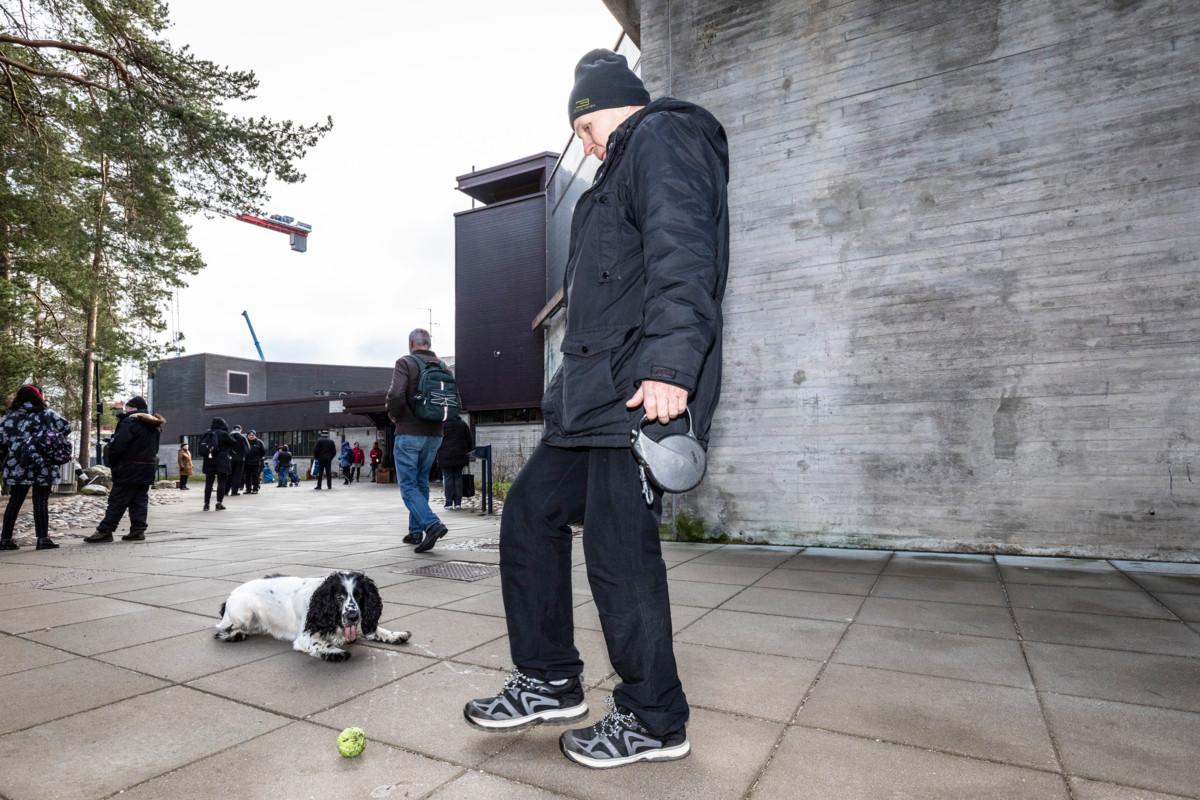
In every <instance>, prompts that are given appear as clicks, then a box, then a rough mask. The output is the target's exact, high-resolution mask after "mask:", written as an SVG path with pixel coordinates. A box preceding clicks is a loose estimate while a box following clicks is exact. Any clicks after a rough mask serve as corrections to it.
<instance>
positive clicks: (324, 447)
mask: <svg viewBox="0 0 1200 800" xmlns="http://www.w3.org/2000/svg"><path fill="white" fill-rule="evenodd" d="M337 454H338V446H337V443H336V442H335V441H333V439H331V438H329V431H321V437H320V438H319V439H317V443H316V445H315V446H314V447H313V458H315V459H316V460H317V485H316V489H317V491H320V489H321V479H322V478H323V479H324V480H325V487H326V488H327V489H332V488H333V459H335V458H337Z"/></svg>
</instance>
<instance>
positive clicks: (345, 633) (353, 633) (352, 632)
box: [342, 626, 358, 642]
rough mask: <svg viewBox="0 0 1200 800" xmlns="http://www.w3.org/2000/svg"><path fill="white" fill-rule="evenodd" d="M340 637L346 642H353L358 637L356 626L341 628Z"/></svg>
mask: <svg viewBox="0 0 1200 800" xmlns="http://www.w3.org/2000/svg"><path fill="white" fill-rule="evenodd" d="M342 638H344V639H345V640H346V641H347V642H353V641H354V640H355V639H357V638H358V627H357V626H351V627H349V628H343V629H342Z"/></svg>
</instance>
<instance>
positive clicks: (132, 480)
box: [83, 396, 166, 544]
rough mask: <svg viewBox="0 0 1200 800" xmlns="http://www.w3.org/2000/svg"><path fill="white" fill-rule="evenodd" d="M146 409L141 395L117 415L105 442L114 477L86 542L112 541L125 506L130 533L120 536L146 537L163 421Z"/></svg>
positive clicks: (132, 539) (129, 538)
mask: <svg viewBox="0 0 1200 800" xmlns="http://www.w3.org/2000/svg"><path fill="white" fill-rule="evenodd" d="M147 409H148V406H147V405H146V399H145V398H144V397H140V396H139V397H133V398H130V399H129V401H127V402H126V403H125V413H124V414H121V415H120V416H119V420H120V421H119V422H118V423H117V430H116V432H114V433H113V437H112V441H110V442H109V443H108V466H109V468H110V469H111V470H112V481H113V485H112V491H111V492H109V494H108V509H107V510H106V511H105V512H104V519H102V520H100V524H99V525H97V526H96V532H95V533H93V534H92V535H91V536H88V537H86V538H85V539H84V540H83V541H85V542H87V543H88V544H99V543H102V542H111V541H112V540H113V531H115V530H116V529H117V525H118V524H119V523H120V522H121V517H122V516H124V515H125V511H126V509H128V510H129V533H127V534H125V535H124V536H122V537H121V539H122V540H124V541H126V542H141V541H144V540H145V538H146V528H147V527H148V525H149V523H148V522H147V519H146V518H147V515H148V514H149V511H150V484H152V483H154V478H155V477H156V476H157V475H158V440H159V436H160V435H161V434H162V426H163V424H164V423H165V422H166V419H164V418H163V416H162V415H161V414H150V413H148V411H147Z"/></svg>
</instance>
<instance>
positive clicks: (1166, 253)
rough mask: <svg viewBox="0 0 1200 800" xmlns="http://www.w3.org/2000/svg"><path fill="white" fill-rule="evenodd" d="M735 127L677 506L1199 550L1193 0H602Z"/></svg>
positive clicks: (1197, 18)
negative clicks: (700, 461) (694, 429)
mask: <svg viewBox="0 0 1200 800" xmlns="http://www.w3.org/2000/svg"><path fill="white" fill-rule="evenodd" d="M608 2H609V5H610V6H611V7H614V8H615V9H616V10H617V11H618V12H619V13H620V15H621V16H622V17H623V18H624V19H628V18H629V17H630V16H631V15H632V16H633V17H636V18H637V23H638V25H639V26H640V42H641V48H642V74H643V76H644V78H645V79H646V82H647V85H648V88H649V89H650V92H651V95H652V96H655V97H657V96H660V95H664V94H670V95H673V96H675V97H679V98H682V99H685V100H690V101H694V102H697V103H700V104H701V105H703V106H705V107H707V108H708V109H710V110H711V111H712V112H713V113H714V114H715V115H716V116H717V118H718V119H719V120H721V122H722V123H723V124H724V125H725V128H726V131H727V132H728V135H729V147H730V158H731V164H732V166H731V173H732V175H731V182H730V186H729V205H730V228H731V230H730V234H731V245H730V253H731V264H730V271H729V285H728V294H727V297H726V300H725V305H724V312H725V342H724V346H725V351H724V365H725V385H724V390H723V395H722V400H721V405H720V408H719V409H718V412H717V417H716V420H715V424H714V429H713V433H714V438H713V440H712V448H711V450H710V451H709V457H710V465H709V474H708V478H707V479H706V480H705V482H704V483H703V484H702V485H701V487H700V488H699V489H698V490H697V491H695V492H693V493H692V494H691V495H690V496H688V497H687V498H686V501H685V502H684V504H683V508H684V509H685V510H687V511H688V512H689V513H691V514H693V515H698V516H699V517H701V518H702V519H703V520H704V521H705V523H706V525H707V527H708V529H709V530H710V531H712V530H720V531H724V532H726V533H728V534H730V535H731V536H734V537H741V538H745V539H753V540H759V541H770V542H772V543H779V544H784V543H795V544H808V545H812V544H827V545H842V546H870V547H886V548H917V549H940V550H978V551H986V552H1001V553H1025V554H1050V555H1065V554H1069V555H1097V556H1104V557H1121V556H1122V554H1128V555H1129V556H1130V557H1135V558H1167V559H1187V560H1198V559H1200V428H1198V427H1197V425H1198V421H1200V392H1198V391H1197V389H1196V387H1197V385H1200V263H1198V262H1197V255H1196V253H1197V247H1198V245H1200V227H1198V226H1197V224H1196V223H1197V220H1198V219H1200V177H1198V175H1197V173H1198V170H1197V165H1198V164H1200V135H1197V131H1198V130H1200V105H1197V103H1196V94H1195V85H1196V84H1195V76H1196V74H1197V72H1198V71H1200V46H1198V45H1200V41H1198V37H1200V4H1197V3H1187V2H1180V0H1140V1H1139V0H1099V1H1097V0H1061V1H1060V2H1053V3H1047V2H1039V3H1028V2H1018V1H1017V0H923V1H922V2H907V3H887V2H879V0H844V1H840V2H834V1H833V0H820V1H818V0H787V1H786V2H747V3H736V2H731V0H641V1H640V2H629V0H608Z"/></svg>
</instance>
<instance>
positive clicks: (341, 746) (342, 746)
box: [337, 728, 367, 758]
mask: <svg viewBox="0 0 1200 800" xmlns="http://www.w3.org/2000/svg"><path fill="white" fill-rule="evenodd" d="M337 745H338V752H339V753H341V754H342V757H343V758H358V757H359V756H360V755H362V751H363V749H364V748H365V747H366V746H367V734H366V733H364V732H363V729H362V728H346V730H344V731H342V732H341V733H339V734H338V740H337Z"/></svg>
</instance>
